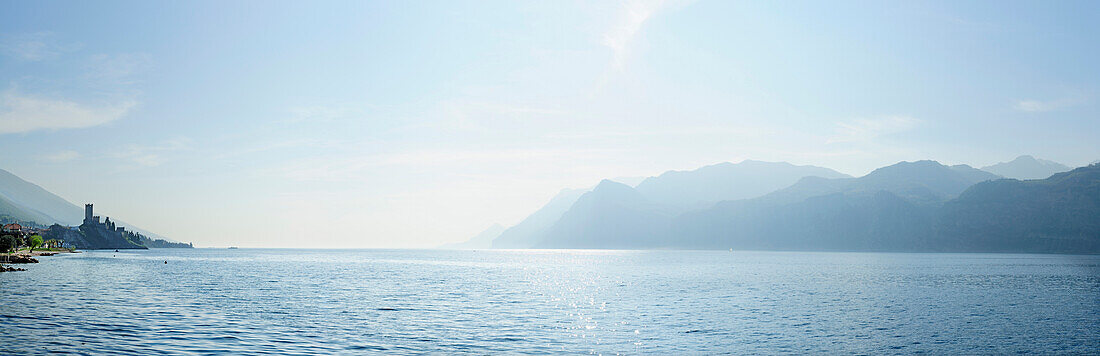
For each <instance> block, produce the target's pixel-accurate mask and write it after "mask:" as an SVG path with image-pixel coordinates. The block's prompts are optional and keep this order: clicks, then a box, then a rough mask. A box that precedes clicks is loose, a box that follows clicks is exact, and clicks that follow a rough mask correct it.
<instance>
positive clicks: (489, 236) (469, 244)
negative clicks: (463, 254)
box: [440, 224, 504, 250]
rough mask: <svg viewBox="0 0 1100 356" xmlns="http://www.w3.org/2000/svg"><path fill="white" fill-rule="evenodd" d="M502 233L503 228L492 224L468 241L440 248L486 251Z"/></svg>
mask: <svg viewBox="0 0 1100 356" xmlns="http://www.w3.org/2000/svg"><path fill="white" fill-rule="evenodd" d="M503 232H504V226H503V225H501V224H493V226H490V227H489V228H488V229H485V231H482V232H481V233H479V234H477V235H475V236H474V237H471V238H470V239H469V240H466V241H464V242H459V243H453V244H447V245H443V246H440V248H442V249H454V250H469V249H486V248H490V247H492V245H493V239H495V238H497V237H498V236H500V234H501V233H503Z"/></svg>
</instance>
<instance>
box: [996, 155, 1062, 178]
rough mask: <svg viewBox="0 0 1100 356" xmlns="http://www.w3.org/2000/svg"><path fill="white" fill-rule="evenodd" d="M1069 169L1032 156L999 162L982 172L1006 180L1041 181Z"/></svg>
mask: <svg viewBox="0 0 1100 356" xmlns="http://www.w3.org/2000/svg"><path fill="white" fill-rule="evenodd" d="M1070 169H1072V168H1070V167H1067V166H1066V165H1064V164H1061V163H1058V162H1054V161H1048V160H1045V159H1038V158H1035V157H1032V156H1026V155H1025V156H1020V157H1016V159H1014V160H1012V161H1011V162H1001V163H997V164H994V165H992V166H987V167H982V170H984V171H987V172H991V173H995V174H998V175H1001V176H1004V177H1006V178H1015V179H1043V178H1046V177H1050V176H1051V175H1053V174H1055V173H1061V172H1066V171H1069V170H1070Z"/></svg>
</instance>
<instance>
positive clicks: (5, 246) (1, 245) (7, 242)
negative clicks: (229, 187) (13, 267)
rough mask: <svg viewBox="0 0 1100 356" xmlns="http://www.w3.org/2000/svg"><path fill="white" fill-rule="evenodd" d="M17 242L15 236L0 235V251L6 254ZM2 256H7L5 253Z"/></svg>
mask: <svg viewBox="0 0 1100 356" xmlns="http://www.w3.org/2000/svg"><path fill="white" fill-rule="evenodd" d="M18 244H19V242H18V241H16V240H15V236H12V235H4V236H0V252H4V253H5V254H7V253H8V252H11V250H12V249H15V247H16V245H18ZM4 257H7V256H6V255H5V256H4Z"/></svg>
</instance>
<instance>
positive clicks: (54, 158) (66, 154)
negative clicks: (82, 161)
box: [42, 150, 80, 163]
mask: <svg viewBox="0 0 1100 356" xmlns="http://www.w3.org/2000/svg"><path fill="white" fill-rule="evenodd" d="M42 158H43V159H45V160H47V161H50V162H57V163H61V162H68V161H72V160H74V159H77V158H80V153H79V152H76V151H73V150H65V151H59V152H56V153H52V154H48V155H45V156H42Z"/></svg>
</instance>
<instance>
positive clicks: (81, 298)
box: [0, 249, 1100, 355]
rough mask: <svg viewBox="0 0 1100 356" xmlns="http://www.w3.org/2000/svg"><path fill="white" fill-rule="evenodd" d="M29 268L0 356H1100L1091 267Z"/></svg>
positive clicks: (90, 263) (472, 260) (183, 262)
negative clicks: (74, 355) (113, 355)
mask: <svg viewBox="0 0 1100 356" xmlns="http://www.w3.org/2000/svg"><path fill="white" fill-rule="evenodd" d="M40 260H41V261H42V263H40V264H37V265H25V266H23V267H25V268H27V270H28V271H26V272H17V273H0V354H5V355H6V354H22V353H41V352H50V351H62V352H78V353H91V354H99V353H108V352H123V353H132V354H143V355H146V354H159V353H168V354H173V353H219V352H224V353H230V354H240V353H261V352H262V353H277V354H282V353H286V354H341V353H343V354H362V353H371V352H378V353H422V352H435V353H447V354H453V353H473V354H486V353H519V352H524V353H526V352H530V353H601V354H614V353H625V354H635V353H655V354H670V353H672V354H675V353H693V354H697V353H706V354H710V353H735V354H744V353H769V354H771V353H830V354H833V353H865V354H910V353H920V352H925V353H934V354H1006V353H1017V352H1029V353H1030V352H1034V353H1067V354H1082V353H1084V354H1096V353H1100V256H1066V255H1007V254H887V253H797V252H728V251H727V252H721V251H717V252H716V251H432V250H353V251H346V250H330V251H325V250H253V249H240V250H222V249H195V250H173V249H156V250H149V251H123V252H118V253H116V252H113V251H89V252H84V253H80V254H71V255H58V256H54V257H43V258H40ZM165 261H167V262H168V263H167V264H165Z"/></svg>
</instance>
